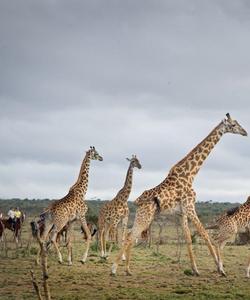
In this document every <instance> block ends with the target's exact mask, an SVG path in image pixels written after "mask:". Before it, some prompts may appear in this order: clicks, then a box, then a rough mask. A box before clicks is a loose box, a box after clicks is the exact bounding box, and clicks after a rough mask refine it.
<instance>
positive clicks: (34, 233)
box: [30, 221, 38, 238]
mask: <svg viewBox="0 0 250 300" xmlns="http://www.w3.org/2000/svg"><path fill="white" fill-rule="evenodd" d="M30 227H31V232H32V236H33V237H34V238H37V237H38V225H37V223H36V222H35V221H31V222H30Z"/></svg>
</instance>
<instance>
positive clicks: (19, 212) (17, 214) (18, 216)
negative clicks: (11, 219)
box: [15, 207, 22, 221]
mask: <svg viewBox="0 0 250 300" xmlns="http://www.w3.org/2000/svg"><path fill="white" fill-rule="evenodd" d="M21 216H22V213H21V211H20V210H19V208H18V207H16V208H15V217H16V221H18V220H20V218H21Z"/></svg>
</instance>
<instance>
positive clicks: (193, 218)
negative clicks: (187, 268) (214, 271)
mask: <svg viewBox="0 0 250 300" xmlns="http://www.w3.org/2000/svg"><path fill="white" fill-rule="evenodd" d="M188 217H189V218H190V219H191V221H192V222H193V223H194V225H195V227H196V230H197V231H198V233H199V234H200V236H201V237H202V238H203V239H204V241H205V242H206V244H207V246H208V249H209V251H210V253H211V255H212V257H213V258H214V261H215V264H216V266H217V268H218V270H219V261H218V257H217V254H216V252H215V249H214V247H213V245H212V243H211V240H210V238H209V235H208V233H207V232H206V230H205V228H204V227H203V225H202V223H201V222H200V220H199V218H198V216H197V214H196V212H195V210H194V209H192V211H189V212H188Z"/></svg>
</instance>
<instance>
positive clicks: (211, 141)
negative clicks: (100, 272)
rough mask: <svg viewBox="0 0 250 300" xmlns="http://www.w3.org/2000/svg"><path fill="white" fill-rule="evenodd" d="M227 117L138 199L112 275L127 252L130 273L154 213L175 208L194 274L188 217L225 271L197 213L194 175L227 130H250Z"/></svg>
mask: <svg viewBox="0 0 250 300" xmlns="http://www.w3.org/2000/svg"><path fill="white" fill-rule="evenodd" d="M226 116H227V118H225V119H223V120H222V121H221V122H220V123H219V124H218V125H217V126H216V127H215V128H214V129H213V130H212V131H211V133H210V134H209V135H208V136H207V137H206V138H205V139H204V140H203V141H202V142H201V143H200V144H198V145H197V146H196V147H195V148H194V149H193V150H192V151H191V152H189V153H188V154H187V155H186V156H185V157H184V158H183V159H182V160H181V161H179V162H178V163H177V164H176V165H174V166H173V167H172V169H171V170H170V172H169V174H168V176H167V177H166V178H165V180H164V181H163V182H161V183H160V184H159V185H158V186H156V187H154V188H152V189H150V190H146V191H145V192H143V193H142V195H141V196H139V197H138V198H137V199H136V201H135V203H136V204H137V211H136V216H135V221H134V225H133V228H132V230H131V232H130V233H129V234H128V235H127V238H126V242H125V244H124V249H121V251H120V252H119V254H118V255H117V257H116V259H115V261H114V263H113V265H112V270H111V274H112V275H115V274H116V271H117V267H118V263H119V261H120V259H121V257H122V254H123V252H124V251H125V254H126V272H127V275H130V274H131V271H130V256H131V248H132V245H133V243H134V241H135V239H136V238H137V237H139V235H140V234H141V232H142V231H143V230H145V229H146V228H148V227H149V225H150V224H151V222H152V220H153V218H154V215H155V212H156V211H176V210H178V211H180V212H181V214H182V226H183V232H184V236H185V240H186V243H187V247H188V253H189V257H190V260H191V267H192V270H193V273H194V274H195V275H199V272H198V269H197V266H196V262H195V257H194V254H193V250H192V241H191V235H190V230H189V227H188V219H190V220H191V221H192V222H193V223H194V225H195V227H196V229H197V231H198V233H199V234H200V235H201V236H202V238H203V239H204V240H205V242H206V244H207V246H208V248H209V250H210V253H211V255H212V256H213V258H214V260H215V263H216V265H217V266H218V271H219V272H221V273H222V274H223V272H222V271H223V270H221V269H220V268H219V265H218V258H217V255H216V252H215V250H214V247H213V245H212V243H211V241H210V238H209V235H208V234H207V232H206V230H205V229H204V227H203V225H202V223H201V222H200V220H199V218H198V216H197V214H196V211H195V200H196V193H195V191H194V189H193V186H192V185H193V180H194V177H195V175H196V174H197V173H198V171H199V170H200V167H201V165H202V163H203V162H204V160H205V159H206V158H207V157H208V155H209V154H210V152H211V151H212V149H213V148H214V146H215V145H216V144H217V143H218V142H219V140H220V139H221V137H222V136H223V135H224V134H225V133H228V132H230V133H235V134H240V135H243V136H246V135H247V132H246V131H245V130H244V129H243V128H242V127H241V126H240V124H239V123H238V122H237V121H236V120H233V119H232V118H231V117H230V115H229V114H227V115H226Z"/></svg>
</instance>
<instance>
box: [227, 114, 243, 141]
mask: <svg viewBox="0 0 250 300" xmlns="http://www.w3.org/2000/svg"><path fill="white" fill-rule="evenodd" d="M226 116H227V118H225V119H224V120H223V121H222V123H223V132H224V133H226V132H230V133H234V134H240V135H243V136H247V132H246V130H245V129H244V128H243V127H242V126H241V125H240V124H239V123H238V122H237V121H236V120H233V119H232V118H231V116H230V114H229V113H227V114H226Z"/></svg>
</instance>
